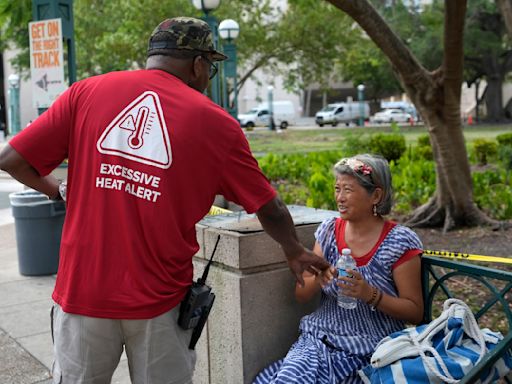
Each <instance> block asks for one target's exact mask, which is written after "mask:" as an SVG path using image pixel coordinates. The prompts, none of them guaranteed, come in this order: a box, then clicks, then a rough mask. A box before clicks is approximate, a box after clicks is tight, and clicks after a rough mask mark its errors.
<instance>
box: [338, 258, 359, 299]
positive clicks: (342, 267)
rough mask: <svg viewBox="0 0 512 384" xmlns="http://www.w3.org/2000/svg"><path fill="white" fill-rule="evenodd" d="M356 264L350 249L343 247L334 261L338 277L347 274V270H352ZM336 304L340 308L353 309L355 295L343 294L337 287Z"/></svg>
mask: <svg viewBox="0 0 512 384" xmlns="http://www.w3.org/2000/svg"><path fill="white" fill-rule="evenodd" d="M356 266H357V264H356V261H355V260H354V258H353V257H352V251H351V250H350V249H349V248H343V249H342V250H341V256H340V258H339V259H338V262H337V263H336V269H337V270H338V277H342V276H349V273H348V272H347V270H348V269H352V270H354V269H356ZM343 283H345V282H343ZM338 305H339V306H340V307H341V308H345V309H354V308H355V307H356V306H357V299H356V298H355V297H351V296H346V295H344V294H343V292H342V290H341V288H338Z"/></svg>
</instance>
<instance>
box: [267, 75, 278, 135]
mask: <svg viewBox="0 0 512 384" xmlns="http://www.w3.org/2000/svg"><path fill="white" fill-rule="evenodd" d="M267 90H268V129H269V130H271V131H273V130H274V129H276V126H275V124H274V100H273V99H274V87H273V86H271V85H269V86H268V87H267Z"/></svg>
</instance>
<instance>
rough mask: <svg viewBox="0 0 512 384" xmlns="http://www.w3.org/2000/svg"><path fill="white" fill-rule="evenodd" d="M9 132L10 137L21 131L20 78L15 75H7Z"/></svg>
mask: <svg viewBox="0 0 512 384" xmlns="http://www.w3.org/2000/svg"><path fill="white" fill-rule="evenodd" d="M7 81H8V83H9V90H8V91H9V92H8V93H9V132H10V133H11V134H12V135H15V134H17V133H18V132H19V131H20V130H21V123H20V77H19V75H17V74H16V73H13V74H11V75H9V77H8V78H7Z"/></svg>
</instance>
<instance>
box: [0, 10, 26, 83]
mask: <svg viewBox="0 0 512 384" xmlns="http://www.w3.org/2000/svg"><path fill="white" fill-rule="evenodd" d="M31 20H32V1H31V0H16V1H13V0H0V50H1V51H4V50H6V49H8V48H9V47H10V46H13V47H16V48H18V49H19V50H20V53H19V54H18V55H17V56H16V57H15V58H14V59H13V60H12V64H13V66H14V68H15V69H16V71H17V72H18V73H21V72H22V69H23V68H28V67H29V66H30V60H29V36H28V23H29V22H30V21H31Z"/></svg>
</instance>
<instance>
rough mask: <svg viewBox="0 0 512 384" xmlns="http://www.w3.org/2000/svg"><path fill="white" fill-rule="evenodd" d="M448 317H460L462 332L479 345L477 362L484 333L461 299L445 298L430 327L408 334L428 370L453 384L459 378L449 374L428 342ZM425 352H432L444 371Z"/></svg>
mask: <svg viewBox="0 0 512 384" xmlns="http://www.w3.org/2000/svg"><path fill="white" fill-rule="evenodd" d="M461 312H462V313H461ZM461 315H462V316H461ZM450 317H459V318H462V322H463V326H464V332H465V333H466V334H467V335H468V336H470V337H471V338H472V339H473V340H475V341H476V342H477V344H478V346H479V347H480V354H479V357H478V360H477V361H476V363H475V365H476V364H478V363H479V362H480V360H482V358H483V357H484V355H485V352H486V350H487V347H486V345H485V339H484V335H483V333H482V331H481V329H480V327H479V326H478V323H477V322H476V319H475V316H474V315H473V312H472V311H471V309H470V308H469V307H468V306H467V304H466V303H464V302H463V301H462V300H458V299H453V298H452V299H448V300H446V301H445V302H444V304H443V313H442V314H441V316H439V317H438V318H437V319H436V320H435V321H433V322H432V323H431V324H433V326H432V327H430V325H429V326H428V327H427V328H425V330H424V331H423V332H422V333H421V334H418V335H415V336H414V335H410V337H411V341H412V342H413V344H414V345H415V346H416V347H417V348H418V352H419V354H420V356H421V360H422V361H423V363H424V364H425V366H427V367H428V368H429V369H430V371H431V372H432V373H434V375H436V377H437V378H439V379H440V380H442V381H444V382H446V383H450V384H455V383H458V382H459V381H460V380H457V379H454V378H453V376H452V375H450V372H449V371H448V368H447V367H446V364H445V363H444V361H443V358H442V357H441V356H440V355H439V353H438V352H437V351H436V349H435V348H433V347H432V346H431V343H430V339H431V338H432V337H433V336H434V335H435V334H436V333H437V332H438V331H439V330H440V329H439V328H442V327H444V326H445V324H444V323H445V321H446V320H447V319H448V318H450ZM438 319H441V321H438ZM422 335H423V336H422ZM425 340H427V341H429V342H428V343H426V344H423V345H422V342H424V341H425ZM425 352H430V353H431V354H432V356H433V357H434V359H435V361H436V363H437V364H439V366H440V367H441V369H442V370H443V371H444V372H439V370H438V369H437V366H436V364H433V363H432V361H431V360H430V359H429V358H427V356H426V354H425Z"/></svg>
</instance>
